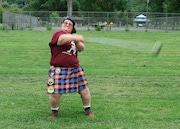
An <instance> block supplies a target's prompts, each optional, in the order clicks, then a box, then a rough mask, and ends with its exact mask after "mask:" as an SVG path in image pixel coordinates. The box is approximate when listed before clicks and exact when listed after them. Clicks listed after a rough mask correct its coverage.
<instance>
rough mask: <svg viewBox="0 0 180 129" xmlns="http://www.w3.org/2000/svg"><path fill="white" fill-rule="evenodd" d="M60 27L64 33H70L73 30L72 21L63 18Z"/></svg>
mask: <svg viewBox="0 0 180 129" xmlns="http://www.w3.org/2000/svg"><path fill="white" fill-rule="evenodd" d="M61 29H62V30H63V31H64V32H65V33H71V32H72V30H73V23H72V22H71V21H70V20H65V21H64V22H63V23H62V26H61Z"/></svg>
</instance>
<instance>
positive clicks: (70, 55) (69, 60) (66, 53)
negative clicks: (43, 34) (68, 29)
mask: <svg viewBox="0 0 180 129" xmlns="http://www.w3.org/2000/svg"><path fill="white" fill-rule="evenodd" d="M63 34H65V33H64V32H63V31H61V30H59V31H56V32H55V33H54V34H53V36H52V39H51V41H50V42H49V47H50V49H51V59H50V65H54V66H59V67H79V66H80V65H79V59H78V57H77V51H76V45H75V43H74V41H71V42H69V43H66V44H65V45H62V46H59V45H57V41H58V38H59V36H61V35H63Z"/></svg>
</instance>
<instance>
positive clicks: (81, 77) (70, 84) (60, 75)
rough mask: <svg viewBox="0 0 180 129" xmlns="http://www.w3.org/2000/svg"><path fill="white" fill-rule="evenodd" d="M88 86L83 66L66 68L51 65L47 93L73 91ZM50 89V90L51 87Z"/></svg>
mask: <svg viewBox="0 0 180 129" xmlns="http://www.w3.org/2000/svg"><path fill="white" fill-rule="evenodd" d="M87 87H88V82H87V79H86V77H85V74H84V70H83V68H82V67H81V66H80V67H78V68H65V67H55V66H51V67H50V69H49V72H48V82H47V93H49V94H64V93H73V92H78V91H80V90H83V89H85V88H87ZM48 88H49V89H50V88H51V89H50V90H49V89H48Z"/></svg>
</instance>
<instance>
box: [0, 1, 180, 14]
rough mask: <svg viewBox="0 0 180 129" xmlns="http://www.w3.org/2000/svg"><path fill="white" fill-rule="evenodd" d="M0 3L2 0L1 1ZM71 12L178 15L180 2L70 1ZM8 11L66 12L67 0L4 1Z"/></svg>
mask: <svg viewBox="0 0 180 129" xmlns="http://www.w3.org/2000/svg"><path fill="white" fill-rule="evenodd" d="M1 1H2V0H1ZM72 1H73V11H96V12H116V11H121V12H125V11H126V12H145V11H146V9H147V8H146V7H147V5H148V11H149V12H161V13H180V8H179V7H180V0H72ZM1 6H2V7H0V8H2V10H8V11H19V10H21V11H67V0H6V1H4V0H3V2H2V3H1Z"/></svg>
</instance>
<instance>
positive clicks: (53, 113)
mask: <svg viewBox="0 0 180 129" xmlns="http://www.w3.org/2000/svg"><path fill="white" fill-rule="evenodd" d="M57 116H58V111H52V112H51V114H50V116H49V118H52V119H53V118H56V117H57Z"/></svg>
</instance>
